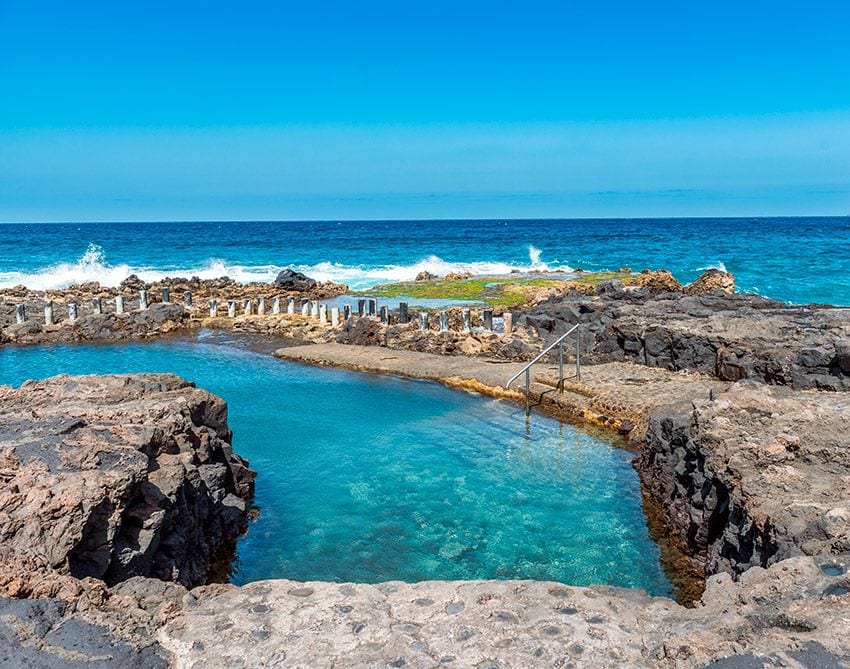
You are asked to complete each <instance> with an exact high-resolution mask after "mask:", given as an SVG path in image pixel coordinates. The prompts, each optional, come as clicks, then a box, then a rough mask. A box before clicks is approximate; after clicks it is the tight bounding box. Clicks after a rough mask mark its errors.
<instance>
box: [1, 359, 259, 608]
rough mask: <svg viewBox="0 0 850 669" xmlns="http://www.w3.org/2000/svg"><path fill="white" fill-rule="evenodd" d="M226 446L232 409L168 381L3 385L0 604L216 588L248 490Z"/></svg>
mask: <svg viewBox="0 0 850 669" xmlns="http://www.w3.org/2000/svg"><path fill="white" fill-rule="evenodd" d="M230 440H231V434H230V430H229V429H228V427H227V405H226V404H225V403H224V401H223V400H221V399H220V398H218V397H215V396H214V395H211V394H210V393H208V392H206V391H204V390H200V389H198V388H195V387H194V385H193V384H191V383H189V382H187V381H184V380H182V379H180V378H178V377H176V376H173V375H163V374H158V375H149V374H141V375H135V376H86V377H73V376H58V377H54V378H52V379H47V380H45V381H37V382H33V381H29V382H27V383H24V384H23V385H22V386H21V387H20V388H10V387H8V386H0V481H2V487H0V547H1V548H0V562H2V568H0V595H4V594H5V595H12V596H16V597H22V596H29V595H38V596H42V597H43V596H55V595H57V594H60V593H61V594H64V595H69V594H70V595H71V596H72V598H73V597H78V596H82V595H84V594H86V590H87V589H88V590H91V595H92V597H93V598H95V599H96V598H97V597H98V594H97V591H98V588H99V586H98V585H97V583H99V582H104V583H106V584H107V585H110V584H114V583H118V582H120V581H123V580H126V579H128V578H130V577H132V576H154V577H156V578H159V579H163V580H173V581H176V582H178V583H181V584H183V585H186V586H195V585H199V584H202V583H205V582H207V579H208V577H209V575H210V571H211V568H212V567H213V565H214V562H215V561H216V559H217V558H218V557H219V556H220V551H222V550H223V549H226V548H227V547H228V545H229V544H231V543H232V542H233V541H234V539H235V538H236V537H237V536H238V535H239V534H240V533H241V532H242V531H243V530H244V529H245V526H246V521H247V517H248V510H249V509H248V507H249V504H250V501H251V497H252V494H253V478H254V474H253V472H251V471H250V470H249V469H248V466H247V464H248V463H247V462H245V461H244V460H242V459H241V458H239V457H238V456H236V455H235V454H234V453H233V450H232V448H231V445H230ZM92 579H97V581H93V580H92ZM75 588H77V589H78V590H79V591H78V592H72V591H73V590H74V589H75Z"/></svg>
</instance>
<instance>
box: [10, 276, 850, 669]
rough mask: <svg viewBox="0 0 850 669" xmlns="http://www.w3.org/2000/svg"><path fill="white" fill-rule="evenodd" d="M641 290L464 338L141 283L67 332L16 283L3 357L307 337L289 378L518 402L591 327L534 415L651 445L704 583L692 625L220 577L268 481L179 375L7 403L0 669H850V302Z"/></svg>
mask: <svg viewBox="0 0 850 669" xmlns="http://www.w3.org/2000/svg"><path fill="white" fill-rule="evenodd" d="M643 276H644V278H643V279H641V281H640V282H639V283H638V282H634V283H633V284H630V285H628V284H624V283H623V282H620V281H614V282H602V283H601V284H599V285H598V286H594V287H593V289H592V290H589V289H587V286H586V285H585V284H580V285H581V286H582V288H581V289H580V290H579V289H578V288H577V287H576V286H569V285H564V286H560V287H559V288H558V289H557V291H556V292H555V293H554V294H552V292H551V290H550V291H549V293H547V294H545V295H540V296H539V299H537V300H535V301H534V303H532V304H528V305H526V306H524V307H520V308H516V309H512V310H507V309H496V310H495V312H496V313H495V315H496V317H497V318H498V317H500V316H502V317H506V318H505V328H504V330H503V331H502V330H500V331H491V330H488V329H487V328H486V327H484V328H482V327H480V326H478V325H477V323H475V322H473V323H472V324H471V325H472V327H471V328H470V329H468V330H467V329H465V328H464V324H465V323H466V322H467V319H469V315H468V314H464V313H463V310H462V309H447V310H446V316H445V319H446V325H447V326H448V327H443V325H444V324H443V323H442V322H436V323H435V322H434V321H433V320H432V321H430V322H429V327H428V328H427V329H424V330H423V329H422V327H421V325H420V324H419V322H418V318H415V315H416V312H415V311H414V312H413V316H414V317H413V318H411V319H410V321H411V322H408V323H403V322H397V321H394V319H393V318H392V317H387V319H386V322H382V321H383V319H382V318H379V317H377V314H376V317H361V318H357V317H356V316H355V317H352V318H351V319H347V320H345V321H344V322H342V323H340V325H339V326H338V327H334V326H333V325H332V324H331V323H329V322H321V321H317V319H315V318H311V317H310V316H302V315H301V314H285V313H281V314H274V315H269V314H268V313H264V314H258V313H251V314H242V315H239V316H236V317H235V318H234V317H227V318H225V317H223V316H220V315H216V316H214V317H210V315H209V313H208V311H207V307H206V303H205V300H207V299H224V300H226V299H231V300H234V301H236V300H241V299H244V298H245V296H246V295H248V294H250V295H252V296H253V297H251V298H249V299H256V300H259V298H260V297H262V298H263V299H264V300H269V301H270V300H271V299H273V297H275V296H279V295H281V294H282V293H281V291H282V290H284V288H286V289H291V292H290V293H288V294H289V295H292V296H297V297H298V299H299V300H302V299H303V300H316V299H327V298H328V297H333V296H336V295H339V294H341V292H343V290H344V287H343V288H342V289H341V288H340V287H337V286H335V285H324V286H322V285H317V284H309V283H308V284H305V283H303V282H301V279H300V278H299V277H297V276H288V277H284V281H288V282H290V283H286V284H282V285H279V286H274V285H259V284H258V285H254V286H248V287H246V286H239V285H231V284H229V283H227V282H224V283H223V284H221V285H217V284H214V282H213V283H210V282H195V283H192V284H191V287H190V285H189V283H190V282H186V280H178V281H177V282H164V283H165V284H167V285H162V286H155V287H151V286H146V287H145V288H141V290H151V291H154V292H155V290H161V289H162V288H168V289H169V292H170V294H171V296H172V297H173V298H174V299H175V300H176V301H179V298H178V296H181V295H182V292H181V291H188V292H191V293H192V295H193V297H195V296H198V297H197V298H196V303H195V304H194V305H193V306H191V307H186V306H183V305H182V304H179V303H178V304H175V303H162V302H155V303H153V304H151V305H150V306H149V308H148V309H146V310H139V309H132V302H131V300H132V294H134V293H135V292H136V291H138V290H139V289H140V288H139V286H138V285H136V284H135V283H134V284H133V285H130V284H127V285H126V286H123V285H122V288H121V289H117V290H115V291H106V292H109V294H110V295H111V294H112V293H113V292H115V293H116V295H117V294H118V292H120V291H125V292H126V294H127V297H126V300H127V304H128V310H129V312H130V313H124V314H114V313H109V314H106V313H101V314H97V313H85V312H84V310H83V308H82V307H80V315H79V318H78V320H77V321H75V322H74V323H65V324H62V325H49V324H37V327H33V326H31V325H30V326H28V327H26V328H21V327H18V325H17V324H15V323H14V322H12V321H13V320H14V309H13V307H12V305H13V302H14V301H17V302H20V301H21V300H23V301H26V300H31V301H32V304H33V305H34V307H33V308H37V307H38V305H39V301H40V300H43V299H45V296H44V295H40V294H33V293H31V292H30V291H18V292H17V293H15V294H10V293H9V291H5V292H4V294H3V295H0V326H2V327H1V328H0V329H2V332H3V337H4V338H5V339H4V340H3V341H0V344H2V343H6V344H10V343H16V344H20V343H35V342H39V341H65V340H96V341H97V340H113V339H124V338H130V337H133V338H136V337H152V336H162V335H164V334H166V333H169V332H174V331H178V330H181V329H184V328H186V329H191V328H197V327H213V328H222V329H229V330H236V331H242V332H255V333H263V334H271V335H274V336H276V337H281V338H285V339H287V340H289V341H291V342H293V343H298V344H301V346H298V347H296V348H288V349H282V350H281V351H279V352H278V353H279V355H280V357H285V358H288V359H296V360H301V361H304V362H310V363H311V364H336V365H341V366H347V367H351V368H354V369H363V370H368V371H380V372H383V373H394V374H397V373H401V374H404V375H409V376H419V377H420V378H432V379H435V380H438V381H441V382H444V383H447V384H448V385H453V386H455V387H462V388H469V389H474V390H477V391H479V392H485V393H489V394H492V395H495V396H499V397H504V398H507V399H519V398H520V395H519V394H518V393H516V391H506V390H504V388H502V383H503V382H504V380H505V377H506V376H507V371H508V369H513V367H516V368H517V369H519V368H521V367H522V364H521V361H523V360H527V359H529V358H530V357H531V356H532V355H534V354H535V353H536V352H537V351H539V350H540V348H541V346H542V345H544V344H545V343H546V342H548V341H551V340H552V339H553V338H554V337H555V336H556V335H557V334H559V333H561V332H565V331H566V330H567V329H568V328H569V327H571V326H572V325H574V324H576V323H581V328H582V329H581V338H582V339H581V341H582V362H583V363H585V364H586V365H587V367H586V368H585V369H586V371H585V373H584V374H583V377H582V379H581V380H580V381H579V380H577V379H576V380H570V381H569V382H568V383H564V384H563V385H564V387H563V392H553V389H552V381H551V374H552V370H553V368H552V367H551V364H550V365H549V367H548V369H547V368H546V365H544V368H542V369H541V370H540V372H539V373H538V374H536V375H535V378H534V381H533V384H532V401H533V402H534V403H536V404H538V405H539V406H540V407H543V408H548V410H552V411H555V412H556V413H557V412H560V413H561V414H563V415H565V416H567V417H569V418H571V419H574V420H576V421H578V422H582V423H584V424H589V425H594V426H598V427H600V428H603V429H606V430H612V431H615V432H617V433H619V434H620V435H624V436H625V437H627V438H628V439H629V440H630V441H631V442H632V443H633V444H635V445H636V446H637V447H639V449H640V452H639V455H638V458H637V460H636V467H637V469H638V471H639V473H640V475H641V480H642V483H643V486H644V488H645V491H646V494H647V495H648V497H649V498H650V499H651V501H652V502H653V503H654V504H656V505H657V506H658V508H659V509H660V512H661V514H662V515H663V518H664V521H665V525H666V533H667V534H668V535H669V539H670V540H671V541H672V542H673V543H675V544H676V546H677V548H678V549H679V550H681V551H682V552H683V554H685V555H687V556H689V560H690V561H691V562H692V564H693V565H694V566H695V568H696V569H698V571H699V572H700V573H701V574H703V575H704V576H705V578H706V590H705V593H704V594H703V595H702V597H701V599H700V601H698V602H696V606H695V607H694V608H684V607H682V606H680V605H678V604H676V603H674V602H672V601H671V600H668V599H665V598H648V597H646V596H645V595H643V594H641V593H639V592H633V591H628V590H619V589H615V588H602V587H594V588H573V587H566V586H563V585H560V584H551V583H549V584H547V583H537V582H525V581H522V582H515V581H506V582H492V581H487V582H469V583H418V584H401V583H392V584H379V585H375V586H366V585H363V584H328V583H308V584H299V583H292V582H288V581H269V582H261V583H256V584H251V585H249V586H244V587H242V588H236V587H234V586H229V585H204V584H205V583H208V582H209V577H210V572H211V570H212V567H213V564H214V562H215V560H216V558H217V556H218V554H219V553H220V551H221V550H226V546H227V544H228V542H229V541H232V539H233V538H235V536H237V535H238V533H239V532H240V531H241V530H242V529H243V528H244V526H245V519H246V514H247V511H248V507H249V505H250V497H251V490H252V482H253V473H252V472H251V471H250V470H249V469H248V467H247V463H245V462H244V461H243V460H241V459H240V458H238V456H236V455H234V454H233V452H232V449H231V448H230V432H229V429H228V428H227V424H226V406H225V405H224V403H223V402H222V401H221V400H220V399H219V398H216V397H214V396H212V395H209V393H206V392H205V391H202V390H199V389H197V388H194V387H193V386H192V385H191V384H188V383H186V382H185V381H182V380H180V379H178V378H177V377H173V376H169V375H154V376H150V375H139V376H133V377H121V376H115V377H112V376H104V377H56V378H55V379H52V380H48V381H44V382H28V383H27V384H25V385H24V386H22V387H21V388H20V389H9V388H2V387H0V419H2V420H0V457H2V460H0V476H2V477H3V492H2V496H0V536H3V543H2V547H0V563H2V565H3V566H4V567H6V568H5V569H4V570H2V571H3V573H4V574H6V575H7V576H5V577H4V578H0V634H2V635H3V636H4V638H5V639H7V640H8V641H9V644H8V646H9V647H8V648H7V649H6V650H4V651H0V661H3V660H6V661H8V662H13V663H14V662H17V663H18V664H25V663H29V665H27V666H76V665H74V664H73V662H80V661H83V660H85V661H86V662H100V661H102V666H118V665H119V664H126V665H127V666H139V667H147V666H151V667H159V666H176V667H217V666H221V667H230V666H311V667H312V666H339V662H343V663H345V665H346V666H410V667H420V666H421V667H435V666H463V667H467V666H469V667H526V666H570V665H572V666H589V667H590V666H593V667H596V666H650V667H698V666H709V665H711V666H716V667H756V666H758V667H761V666H791V667H795V666H803V667H805V666H836V667H840V666H850V642H848V639H850V614H848V611H850V608H848V606H850V605H848V602H850V492H848V490H850V445H848V442H847V438H846V435H847V434H848V433H850V392H847V391H848V390H850V311H848V310H844V309H837V308H832V307H829V306H822V305H809V306H805V307H802V306H789V305H784V304H781V303H777V302H774V301H771V300H767V299H765V298H761V297H758V296H753V295H737V294H731V293H730V289H731V283H730V280H731V277H729V278H727V277H728V275H725V276H724V275H722V273H709V275H707V276H706V277H705V278H701V280H700V281H698V282H696V283H695V284H692V285H691V286H689V287H682V286H678V285H677V284H675V283H673V282H671V281H670V279H671V278H672V277H669V276H668V275H665V274H664V273H654V274H653V273H650V274H648V275H643ZM86 290H88V291H89V292H88V293H85V291H86ZM71 292H73V295H74V296H75V297H74V299H77V298H79V296H80V295H81V294H84V295H85V299H80V300H79V301H80V302H81V305H82V304H85V302H86V300H90V299H92V298H91V297H90V295H91V294H94V293H95V292H99V293H100V294H101V295H99V296H103V295H102V294H103V293H104V291H103V290H102V289H101V288H100V287H99V286H98V287H88V288H83V287H77V288H75V289H74V290H73V291H67V292H64V293H61V294H60V293H56V294H53V295H50V296H47V297H48V299H56V301H57V303H59V302H61V301H62V300H66V301H67V299H68V296H69V295H70V294H71ZM214 294H215V297H213V295H214ZM114 297H115V295H113V296H112V298H111V299H114ZM202 300H204V302H202ZM199 304H203V308H201V307H200V306H198V305H199ZM431 317H432V318H433V314H432V315H431ZM110 319H111V320H110ZM473 320H474V318H473ZM304 344H314V346H309V345H307V346H305V345H304ZM388 349H389V350H391V351H394V353H393V355H390V356H388V355H387V351H388ZM495 363H498V364H495ZM550 363H551V361H550ZM512 366H513V367H512ZM556 385H557V382H556ZM558 390H559V391H560V390H561V389H560V388H559V389H558ZM66 491H67V492H66ZM71 491H83V493H84V494H83V497H82V501H80V500H79V499H78V498H77V493H76V492H75V493H73V494H72V493H71ZM733 579H735V580H733ZM198 586H200V587H198ZM63 630H64V632H63ZM63 634H64V636H63ZM83 638H85V639H86V641H85V642H81V641H80V640H81V639H83ZM80 648H82V649H83V650H80ZM3 652H6V653H7V656H6V657H4V656H3V655H2V653H3ZM75 653H76V655H75ZM80 653H82V654H80ZM107 656H108V658H109V659H108V660H107V659H103V660H97V659H93V658H101V657H102V658H106V657H107ZM724 658H728V659H724ZM63 662H64V663H65V664H62V663H63ZM134 663H135V664H134ZM711 663H714V664H711Z"/></svg>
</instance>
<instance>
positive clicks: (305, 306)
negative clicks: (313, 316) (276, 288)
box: [301, 302, 310, 316]
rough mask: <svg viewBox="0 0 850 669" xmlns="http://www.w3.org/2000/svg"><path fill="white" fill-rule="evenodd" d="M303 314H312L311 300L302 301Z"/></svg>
mask: <svg viewBox="0 0 850 669" xmlns="http://www.w3.org/2000/svg"><path fill="white" fill-rule="evenodd" d="M301 315H302V316H309V315H310V303H309V302H302V303H301Z"/></svg>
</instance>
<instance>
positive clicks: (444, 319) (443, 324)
mask: <svg viewBox="0 0 850 669" xmlns="http://www.w3.org/2000/svg"><path fill="white" fill-rule="evenodd" d="M448 331H449V314H448V312H446V311H441V312H440V332H448Z"/></svg>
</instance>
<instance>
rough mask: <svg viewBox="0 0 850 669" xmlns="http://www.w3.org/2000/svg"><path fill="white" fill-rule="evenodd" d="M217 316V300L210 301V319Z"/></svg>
mask: <svg viewBox="0 0 850 669" xmlns="http://www.w3.org/2000/svg"><path fill="white" fill-rule="evenodd" d="M217 315H218V300H210V318H215V317H216V316H217Z"/></svg>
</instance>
